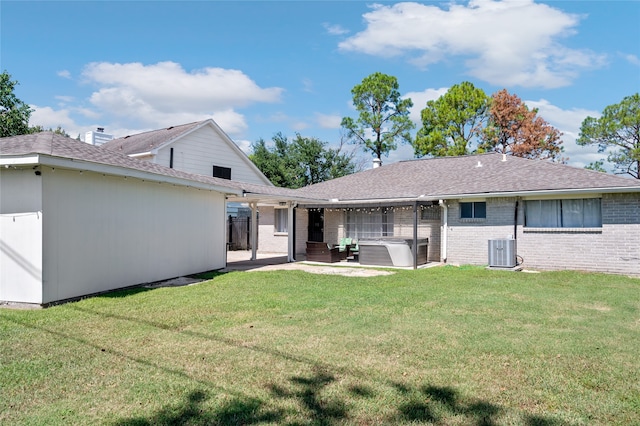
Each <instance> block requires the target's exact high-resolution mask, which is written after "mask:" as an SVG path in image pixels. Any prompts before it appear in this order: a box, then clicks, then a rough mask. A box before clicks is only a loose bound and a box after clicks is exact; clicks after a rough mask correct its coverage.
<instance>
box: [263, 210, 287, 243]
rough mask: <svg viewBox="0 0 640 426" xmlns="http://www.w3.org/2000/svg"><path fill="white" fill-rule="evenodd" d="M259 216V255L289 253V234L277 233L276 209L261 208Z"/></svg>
mask: <svg viewBox="0 0 640 426" xmlns="http://www.w3.org/2000/svg"><path fill="white" fill-rule="evenodd" d="M258 210H259V215H258V253H283V254H286V253H287V245H288V236H287V234H282V233H276V232H275V213H274V210H275V208H274V207H272V206H260V207H259V209H258Z"/></svg>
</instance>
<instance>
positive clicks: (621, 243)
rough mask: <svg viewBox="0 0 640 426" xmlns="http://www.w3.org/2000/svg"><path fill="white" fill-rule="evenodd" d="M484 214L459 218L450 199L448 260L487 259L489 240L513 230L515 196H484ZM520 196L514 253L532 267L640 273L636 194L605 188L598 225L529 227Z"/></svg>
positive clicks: (638, 197)
mask: <svg viewBox="0 0 640 426" xmlns="http://www.w3.org/2000/svg"><path fill="white" fill-rule="evenodd" d="M486 201H487V218H486V219H460V210H459V203H458V202H456V201H450V202H448V204H449V223H448V225H449V226H448V229H447V232H448V247H447V261H448V262H449V263H453V264H476V265H485V264H487V262H488V240H489V239H496V238H509V237H511V236H513V234H514V226H513V224H514V211H515V210H514V209H515V201H516V199H515V198H494V199H487V200H486ZM523 223H524V202H523V201H520V202H519V208H518V227H517V241H516V245H517V254H518V255H519V256H521V257H522V258H523V260H524V263H523V266H524V267H525V268H531V269H541V270H557V269H573V270H584V271H597V272H611V273H618V274H626V275H633V276H640V194H638V193H630V194H604V195H603V196H602V228H588V229H580V228H564V229H541V228H535V229H532V228H530V229H527V228H524V227H523Z"/></svg>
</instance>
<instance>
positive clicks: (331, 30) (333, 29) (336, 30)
mask: <svg viewBox="0 0 640 426" xmlns="http://www.w3.org/2000/svg"><path fill="white" fill-rule="evenodd" d="M322 26H323V27H324V29H325V30H327V33H328V34H330V35H344V34H348V33H349V30H347V29H346V28H343V27H342V26H340V25H336V24H329V23H328V22H325V23H323V24H322Z"/></svg>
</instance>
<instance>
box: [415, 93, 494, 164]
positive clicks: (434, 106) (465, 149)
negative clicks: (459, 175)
mask: <svg viewBox="0 0 640 426" xmlns="http://www.w3.org/2000/svg"><path fill="white" fill-rule="evenodd" d="M488 105H489V97H488V96H487V95H486V93H485V92H484V91H483V90H482V89H478V88H476V87H475V86H474V85H473V84H472V83H469V82H468V81H465V82H462V83H460V84H456V85H453V86H451V88H450V89H449V90H448V91H447V93H445V94H444V95H442V96H440V97H439V98H438V99H436V100H432V101H428V102H427V106H426V107H425V108H424V109H423V110H422V112H421V117H422V128H421V129H419V130H418V134H417V135H416V139H415V142H414V145H413V148H414V152H415V155H416V157H422V156H425V155H431V156H434V157H444V156H451V155H464V154H470V153H471V152H473V149H472V148H471V145H472V142H473V141H474V140H477V139H479V138H480V136H481V135H482V131H483V128H484V122H485V121H486V117H487V110H488Z"/></svg>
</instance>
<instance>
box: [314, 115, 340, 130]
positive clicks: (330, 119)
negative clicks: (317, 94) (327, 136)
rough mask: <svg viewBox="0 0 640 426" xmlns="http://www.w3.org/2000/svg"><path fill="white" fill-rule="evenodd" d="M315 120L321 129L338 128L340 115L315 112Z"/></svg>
mask: <svg viewBox="0 0 640 426" xmlns="http://www.w3.org/2000/svg"><path fill="white" fill-rule="evenodd" d="M316 122H317V123H318V125H319V126H320V127H322V128H323V129H339V128H340V123H342V117H341V116H339V115H331V114H321V113H319V112H318V113H316Z"/></svg>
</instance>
